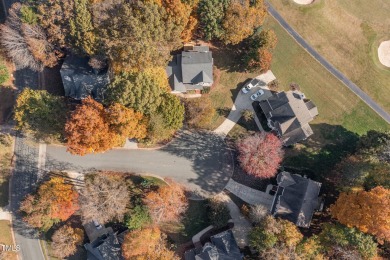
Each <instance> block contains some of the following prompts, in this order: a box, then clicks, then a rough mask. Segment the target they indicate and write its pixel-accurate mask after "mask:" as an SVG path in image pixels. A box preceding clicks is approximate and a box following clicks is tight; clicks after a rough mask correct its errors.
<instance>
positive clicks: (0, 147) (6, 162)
mask: <svg viewBox="0 0 390 260" xmlns="http://www.w3.org/2000/svg"><path fill="white" fill-rule="evenodd" d="M11 145H12V144H10V145H4V144H2V143H0V207H4V206H6V205H7V204H8V187H9V174H10V166H11V156H12V155H11Z"/></svg>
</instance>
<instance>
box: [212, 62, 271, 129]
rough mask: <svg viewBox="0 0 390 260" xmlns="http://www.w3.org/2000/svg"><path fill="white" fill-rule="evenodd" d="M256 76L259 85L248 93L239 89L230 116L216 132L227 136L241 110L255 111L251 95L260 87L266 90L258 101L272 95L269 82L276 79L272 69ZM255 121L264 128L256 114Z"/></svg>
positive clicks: (238, 117)
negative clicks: (268, 86) (268, 85)
mask: <svg viewBox="0 0 390 260" xmlns="http://www.w3.org/2000/svg"><path fill="white" fill-rule="evenodd" d="M256 78H257V79H259V80H260V81H261V83H260V84H259V86H257V87H255V88H252V89H251V90H249V92H248V93H246V94H244V93H243V92H242V91H241V90H240V91H239V93H238V94H237V97H236V99H235V101H234V104H233V107H232V109H231V110H230V113H229V115H228V117H227V118H226V119H225V121H223V123H222V124H221V125H220V126H219V127H218V128H217V129H215V130H214V133H216V134H219V135H221V136H226V135H227V134H228V133H229V131H230V130H232V128H233V127H234V125H235V124H236V123H237V122H238V120H239V119H240V117H241V112H242V111H243V110H245V109H248V110H251V111H253V112H254V110H253V106H252V103H253V101H252V100H251V98H250V96H251V95H252V94H254V93H255V92H256V91H257V90H259V89H260V88H262V89H263V90H264V94H263V95H262V96H260V97H258V99H257V101H261V100H264V99H267V98H269V97H270V96H272V93H271V91H270V90H269V89H268V88H267V84H268V83H270V82H271V81H273V80H275V79H276V78H275V76H274V74H273V73H272V71H270V70H269V71H267V72H266V73H264V74H261V75H259V76H257V77H256ZM254 115H256V113H254ZM255 121H256V124H257V125H258V126H259V128H260V129H262V128H261V124H260V122H259V120H258V118H257V117H256V116H255Z"/></svg>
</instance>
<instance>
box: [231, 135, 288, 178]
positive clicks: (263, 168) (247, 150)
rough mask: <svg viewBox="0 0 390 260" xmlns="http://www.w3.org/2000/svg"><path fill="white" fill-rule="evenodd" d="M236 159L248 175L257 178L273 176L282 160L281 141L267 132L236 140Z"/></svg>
mask: <svg viewBox="0 0 390 260" xmlns="http://www.w3.org/2000/svg"><path fill="white" fill-rule="evenodd" d="M237 148H238V151H239V156H238V160H239V162H240V164H241V167H242V168H243V169H244V170H245V171H246V172H247V173H248V174H250V175H254V176H256V177H259V178H271V177H273V176H275V174H276V172H277V169H278V167H279V164H280V162H281V161H282V157H283V151H282V143H281V141H280V140H279V138H278V137H277V136H275V135H273V134H269V133H259V134H254V135H252V136H248V137H246V138H243V139H241V140H239V141H237Z"/></svg>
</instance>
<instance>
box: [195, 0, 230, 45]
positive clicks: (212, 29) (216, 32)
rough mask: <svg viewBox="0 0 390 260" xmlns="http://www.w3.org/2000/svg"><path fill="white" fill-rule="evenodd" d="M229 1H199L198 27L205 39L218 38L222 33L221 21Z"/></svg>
mask: <svg viewBox="0 0 390 260" xmlns="http://www.w3.org/2000/svg"><path fill="white" fill-rule="evenodd" d="M229 3H230V0H200V1H199V7H198V14H199V21H200V29H201V30H202V32H203V34H204V37H205V39H206V40H212V39H219V38H220V37H221V36H222V35H223V33H224V30H223V28H222V22H223V18H224V17H225V12H226V10H227V8H228V7H229Z"/></svg>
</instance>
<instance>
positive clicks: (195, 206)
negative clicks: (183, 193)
mask: <svg viewBox="0 0 390 260" xmlns="http://www.w3.org/2000/svg"><path fill="white" fill-rule="evenodd" d="M184 216H185V217H184V219H183V220H182V221H181V222H180V223H170V224H164V226H162V230H163V231H164V232H166V233H167V234H168V236H169V238H170V239H171V240H172V241H174V243H175V244H176V245H180V244H184V243H186V242H189V241H191V239H192V237H193V236H194V235H195V234H197V233H198V232H200V231H202V230H203V229H205V228H206V227H208V226H209V225H210V223H209V221H208V216H207V201H206V200H190V201H189V206H188V210H187V212H186V213H185V214H184Z"/></svg>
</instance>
